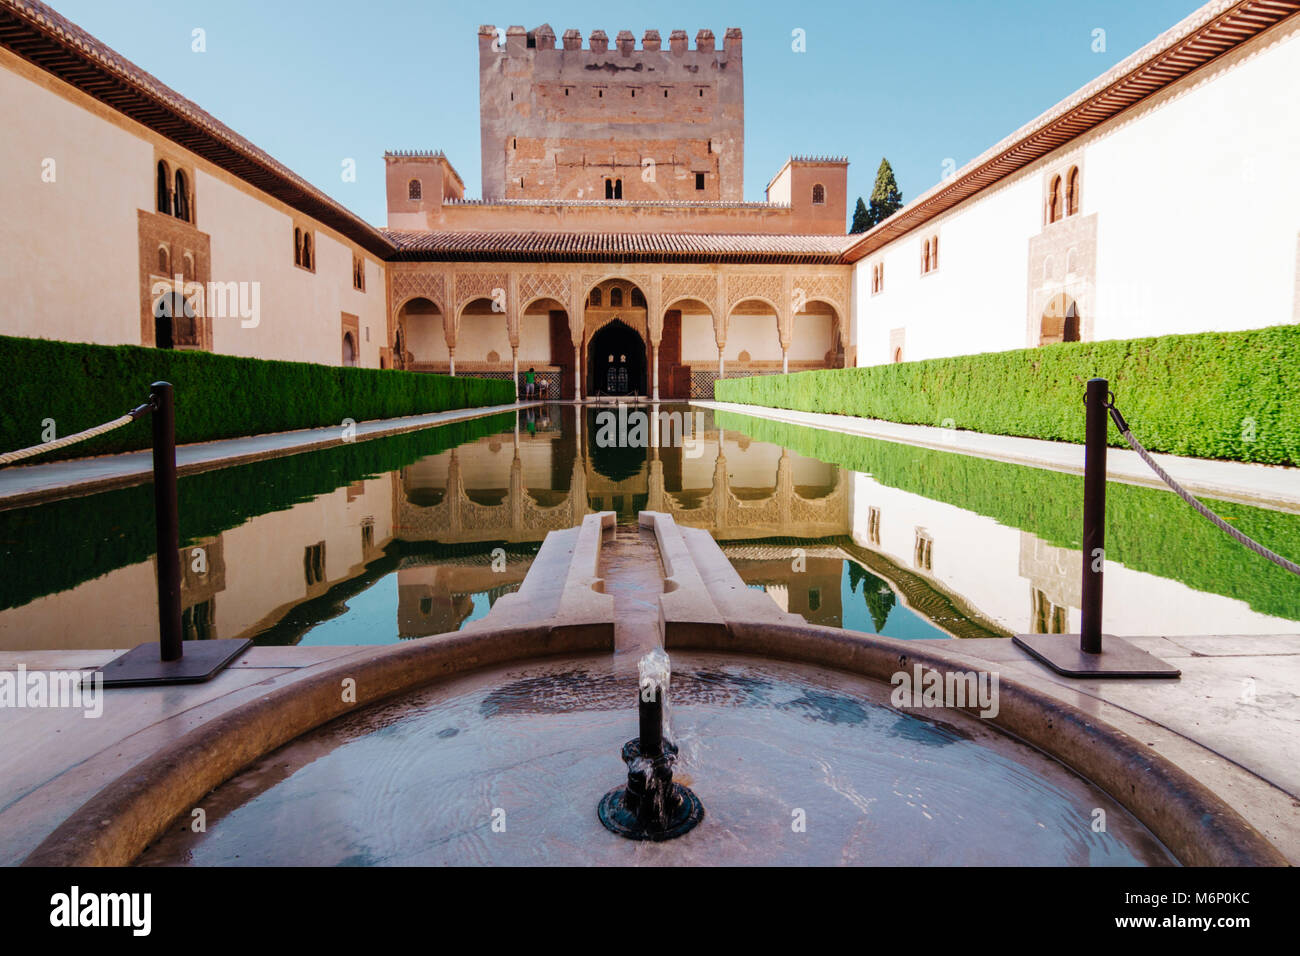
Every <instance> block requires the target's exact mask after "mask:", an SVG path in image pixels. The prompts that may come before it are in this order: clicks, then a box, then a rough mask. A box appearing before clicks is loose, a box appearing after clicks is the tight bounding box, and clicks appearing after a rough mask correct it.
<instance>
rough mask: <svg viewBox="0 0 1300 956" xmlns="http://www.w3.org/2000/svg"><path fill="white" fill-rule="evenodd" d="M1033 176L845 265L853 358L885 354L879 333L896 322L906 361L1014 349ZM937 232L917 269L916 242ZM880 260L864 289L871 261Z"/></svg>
mask: <svg viewBox="0 0 1300 956" xmlns="http://www.w3.org/2000/svg"><path fill="white" fill-rule="evenodd" d="M1039 198H1040V185H1039V177H1038V174H1033V175H1021V176H1020V177H1018V178H1014V179H1012V180H1011V181H1009V182H1004V183H1002V184H1001V185H999V186H997V187H995V188H994V189H993V190H992V192H991V193H989V194H986V195H984V196H983V198H980V199H978V200H976V201H974V202H969V203H967V204H965V205H963V206H960V207H958V208H957V209H955V210H953V211H951V212H949V213H947V214H945V215H944V216H941V217H939V219H938V220H936V221H934V222H931V223H929V224H927V225H926V226H925V227H923V229H918V230H917V231H915V232H913V233H911V234H909V235H906V236H903V237H902V238H900V239H898V240H897V241H895V242H893V243H891V244H889V245H888V246H885V247H884V248H883V249H881V250H880V251H878V252H876V253H874V254H873V255H871V256H868V257H867V258H865V259H863V260H861V261H860V262H858V263H857V265H856V267H855V269H854V292H855V308H856V311H855V315H854V325H855V326H856V331H855V335H856V338H857V342H858V364H859V365H880V364H883V363H886V362H889V361H891V360H892V356H891V354H890V349H889V333H890V331H891V330H893V329H896V328H904V329H906V345H905V347H904V349H903V357H904V359H905V360H907V361H915V360H918V359H927V358H937V357H939V356H945V355H963V354H968V353H972V352H998V351H1002V350H1005V349H1014V348H1023V347H1024V344H1025V331H1024V330H1025V302H1026V281H1027V270H1028V258H1029V254H1028V241H1029V237H1030V236H1031V235H1034V234H1036V233H1037V232H1038V229H1039V222H1040V219H1041V213H1040V209H1039ZM936 232H937V233H938V234H939V268H938V269H937V270H936V271H933V272H931V273H929V274H928V275H922V274H921V244H922V242H923V241H924V240H925V239H927V238H929V237H930V236H932V235H934V234H935V233H936ZM882 259H883V261H884V265H885V281H884V290H883V291H882V292H880V293H878V294H876V295H872V294H871V268H872V266H874V265H876V264H877V263H878V262H880V261H882Z"/></svg>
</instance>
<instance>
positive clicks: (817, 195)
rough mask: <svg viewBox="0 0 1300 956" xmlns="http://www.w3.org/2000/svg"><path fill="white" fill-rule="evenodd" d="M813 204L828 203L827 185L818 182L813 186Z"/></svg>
mask: <svg viewBox="0 0 1300 956" xmlns="http://www.w3.org/2000/svg"><path fill="white" fill-rule="evenodd" d="M812 199H813V205H814V206H822V205H825V203H826V187H825V186H823V185H822V184H821V183H818V184H817V185H816V186H814V187H813V197H812Z"/></svg>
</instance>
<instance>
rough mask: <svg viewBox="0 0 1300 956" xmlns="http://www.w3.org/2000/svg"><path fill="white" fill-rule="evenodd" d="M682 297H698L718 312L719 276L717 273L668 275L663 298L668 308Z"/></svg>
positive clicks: (713, 310)
mask: <svg viewBox="0 0 1300 956" xmlns="http://www.w3.org/2000/svg"><path fill="white" fill-rule="evenodd" d="M681 299H696V300H698V301H700V302H703V303H704V304H705V305H707V306H708V307H709V311H710V312H711V313H712V314H713V315H717V314H718V277H717V276H716V275H709V274H702V275H666V276H664V277H663V292H662V294H661V300H662V301H663V302H664V303H665V305H666V307H667V308H671V307H672V305H673V304H674V303H676V302H678V301H680V300H681Z"/></svg>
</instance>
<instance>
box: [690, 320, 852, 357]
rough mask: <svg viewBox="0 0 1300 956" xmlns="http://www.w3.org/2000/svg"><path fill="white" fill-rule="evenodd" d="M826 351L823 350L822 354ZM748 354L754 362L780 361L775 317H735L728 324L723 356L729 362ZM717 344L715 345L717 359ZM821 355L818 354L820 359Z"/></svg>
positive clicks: (779, 341)
mask: <svg viewBox="0 0 1300 956" xmlns="http://www.w3.org/2000/svg"><path fill="white" fill-rule="evenodd" d="M825 351H826V350H825V349H823V350H822V352H825ZM741 352H748V353H749V357H750V359H751V360H752V361H755V362H760V361H769V362H770V361H778V362H779V361H780V360H781V337H780V336H779V335H778V334H777V331H776V316H775V315H733V316H732V317H731V319H730V320H729V321H728V322H727V347H726V348H725V349H724V350H723V353H722V354H723V355H724V356H725V358H726V360H727V361H728V362H735V361H739V359H740V353H741ZM717 354H718V348H717V343H716V342H715V343H714V345H713V355H714V358H716V357H717ZM820 357H821V353H818V358H820Z"/></svg>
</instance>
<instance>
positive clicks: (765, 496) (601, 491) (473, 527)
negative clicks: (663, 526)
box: [393, 405, 852, 543]
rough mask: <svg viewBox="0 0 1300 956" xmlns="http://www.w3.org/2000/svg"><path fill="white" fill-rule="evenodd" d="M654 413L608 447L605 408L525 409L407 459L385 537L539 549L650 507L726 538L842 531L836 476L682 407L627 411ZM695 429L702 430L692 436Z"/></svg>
mask: <svg viewBox="0 0 1300 956" xmlns="http://www.w3.org/2000/svg"><path fill="white" fill-rule="evenodd" d="M656 408H657V409H659V410H660V411H661V412H663V413H664V415H665V418H664V419H663V420H662V421H660V422H659V426H660V427H659V428H657V429H653V428H652V429H642V430H641V431H640V432H637V431H635V430H632V429H628V430H626V431H627V435H625V436H624V437H625V438H627V437H628V436H630V437H631V438H632V441H626V440H625V441H623V442H622V443H615V444H610V445H606V444H603V443H602V442H601V441H600V440H598V439H599V438H600V437H601V436H603V435H605V434H608V431H607V430H602V424H603V423H604V421H605V420H604V419H602V418H600V417H599V416H601V415H616V414H617V413H616V412H615V411H613V410H611V409H600V408H591V407H588V408H585V409H578V408H575V407H574V406H571V405H563V406H552V407H550V408H549V409H548V410H542V411H538V410H537V409H528V410H526V411H524V412H521V413H520V416H519V425H518V427H517V428H516V429H515V432H514V434H513V436H511V435H497V436H493V437H492V438H488V439H481V440H480V441H478V442H476V443H473V444H470V445H462V446H461V447H460V448H456V449H453V450H451V451H448V452H444V453H443V454H441V455H435V456H433V457H431V458H426V459H424V460H423V461H419V462H416V463H415V464H413V465H411V466H409V467H407V468H404V469H403V470H402V471H401V473H400V475H399V476H398V481H399V482H400V487H399V488H397V489H396V490H395V494H394V515H393V525H394V534H395V535H397V536H399V537H402V538H404V539H407V540H437V541H443V542H470V541H511V542H536V543H540V542H541V541H542V539H543V538H545V536H546V534H547V532H549V531H554V530H558V529H561V528H570V527H573V526H574V525H575V524H578V523H580V522H581V521H582V518H583V517H584V516H585V515H587V514H589V513H590V512H593V511H615V512H617V513H618V515H619V520H620V521H624V522H630V521H632V520H635V516H636V514H637V513H638V512H640V511H647V510H648V511H662V512H666V513H668V514H671V515H672V516H673V517H674V518H676V520H677V521H678V522H680V523H681V524H684V525H688V526H691V527H696V528H705V529H707V530H708V531H709V532H711V533H712V534H713V536H714V537H716V538H718V539H719V540H727V541H730V540H746V539H755V538H770V537H783V536H789V535H796V534H797V536H798V537H801V538H823V537H831V536H838V535H847V534H849V533H850V517H851V513H852V508H851V503H850V493H851V492H850V488H851V483H850V482H849V481H848V480H847V478H846V476H845V474H844V473H843V471H842V469H840V468H838V467H835V466H833V465H826V464H823V463H822V462H819V461H816V460H815V459H812V458H805V457H804V456H802V455H799V454H797V453H795V452H790V451H786V450H784V449H782V448H780V447H778V446H776V445H770V444H766V443H763V442H754V441H751V440H750V439H749V438H748V437H746V436H745V435H743V434H741V433H737V432H730V433H728V432H720V431H717V430H714V429H712V428H710V427H708V422H709V417H708V416H707V415H700V416H699V418H694V417H692V414H693V410H692V409H690V407H689V406H667V405H661V406H634V407H632V408H631V409H629V410H628V411H627V412H626V414H627V415H629V416H634V415H637V414H639V413H649V412H650V411H651V410H653V409H656ZM534 413H535V414H534ZM669 415H676V416H678V417H677V418H675V419H669V418H667V416H669ZM683 416H684V418H683ZM683 421H685V422H686V423H687V424H684V425H683V424H682V422H683ZM697 422H702V423H704V428H703V429H701V430H700V431H698V432H697V431H695V430H694V427H693V426H694V425H695V423H697ZM638 435H643V436H645V440H644V442H642V441H637V440H636V439H637V436H638Z"/></svg>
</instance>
